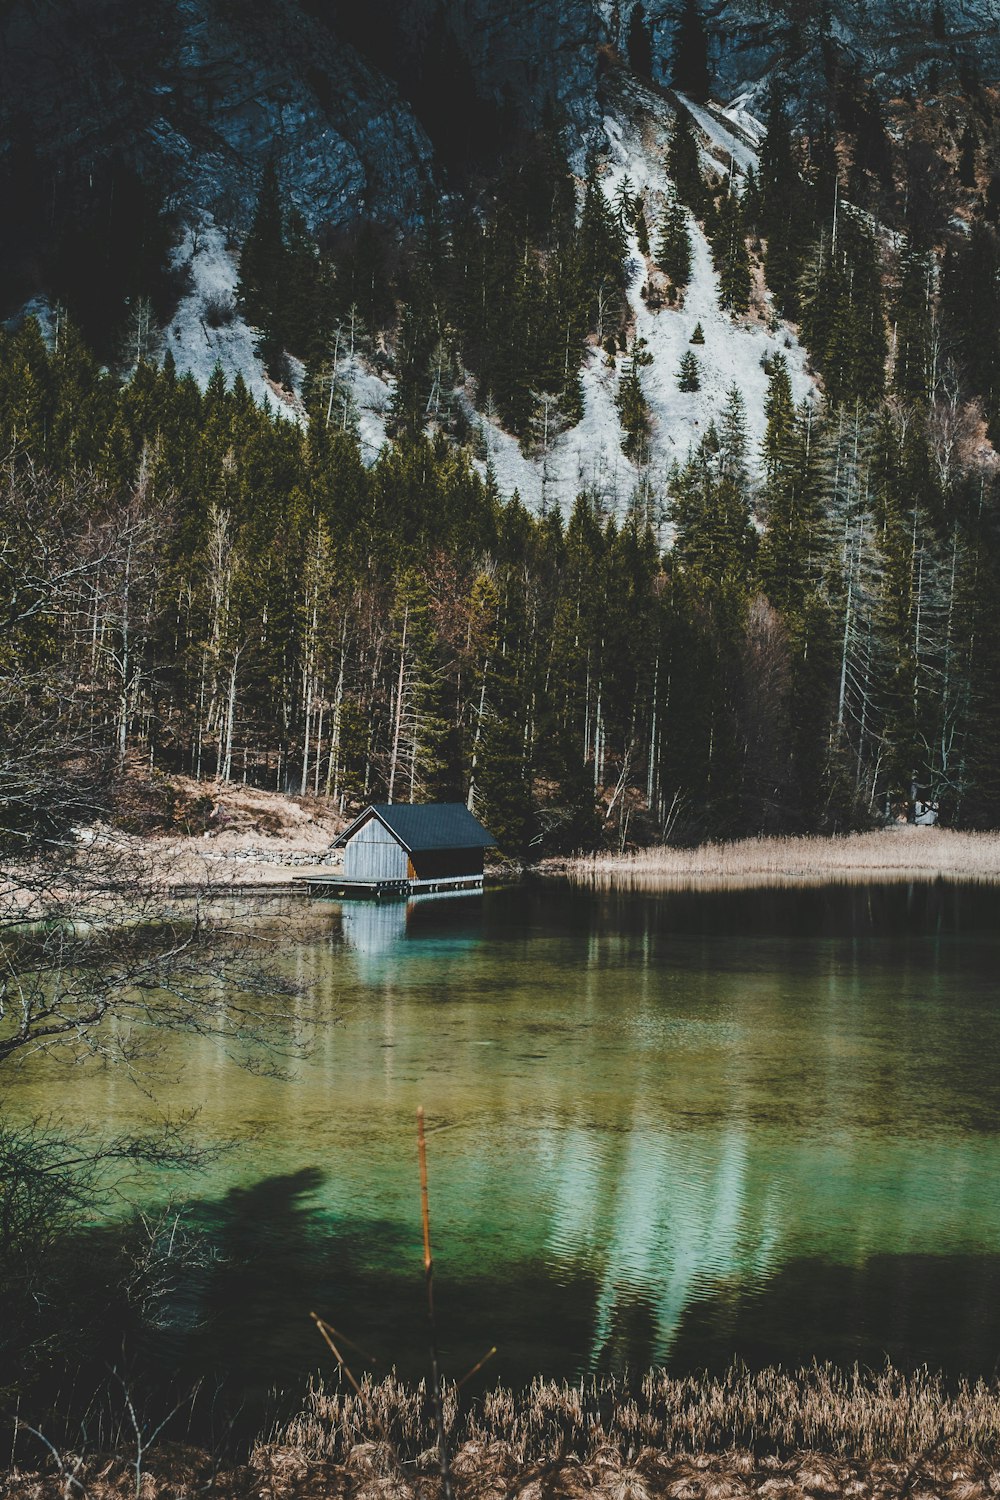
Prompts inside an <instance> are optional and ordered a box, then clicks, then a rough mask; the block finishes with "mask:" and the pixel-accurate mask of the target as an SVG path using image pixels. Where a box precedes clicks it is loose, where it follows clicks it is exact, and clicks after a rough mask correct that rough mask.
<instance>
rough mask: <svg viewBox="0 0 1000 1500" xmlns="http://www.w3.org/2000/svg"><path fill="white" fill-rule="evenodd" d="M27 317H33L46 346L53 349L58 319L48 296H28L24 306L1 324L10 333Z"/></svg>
mask: <svg viewBox="0 0 1000 1500" xmlns="http://www.w3.org/2000/svg"><path fill="white" fill-rule="evenodd" d="M27 318H34V320H35V322H36V323H37V324H38V331H39V333H40V334H41V335H42V338H43V339H44V340H45V343H46V346H47V347H48V348H49V349H53V348H54V347H55V342H56V329H57V327H58V323H59V319H58V316H57V314H56V311H55V309H54V308H53V306H52V303H51V302H50V301H49V299H48V297H46V296H44V295H43V294H41V293H40V294H39V295H38V296H37V297H29V299H28V301H27V302H26V303H25V304H24V306H23V307H22V308H20V310H19V311H18V312H16V313H15V314H14V316H13V317H12V318H8V319H7V321H6V322H5V323H4V324H3V325H2V326H3V327H4V328H6V329H7V331H8V332H9V333H12V332H13V331H14V330H15V329H17V328H20V326H21V324H22V323H23V322H24V321H25V320H26V319H27Z"/></svg>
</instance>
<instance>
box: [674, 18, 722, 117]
mask: <svg viewBox="0 0 1000 1500" xmlns="http://www.w3.org/2000/svg"><path fill="white" fill-rule="evenodd" d="M670 81H671V83H672V84H673V86H674V88H676V89H680V90H681V91H682V93H685V94H688V95H689V96H690V97H691V98H692V99H693V100H694V101H695V103H696V104H703V103H704V102H705V100H706V99H707V98H708V95H709V90H710V89H711V86H712V77H711V73H710V72H709V67H708V38H707V36H706V34H705V24H704V22H703V21H702V18H701V12H700V11H699V9H698V4H697V0H682V3H681V9H680V14H679V16H678V18H677V26H676V29H675V31H674V53H673V65H672V69H671V76H670Z"/></svg>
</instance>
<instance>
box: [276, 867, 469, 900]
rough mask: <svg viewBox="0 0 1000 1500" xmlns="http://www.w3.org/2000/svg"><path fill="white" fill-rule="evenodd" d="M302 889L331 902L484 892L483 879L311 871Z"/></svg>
mask: <svg viewBox="0 0 1000 1500" xmlns="http://www.w3.org/2000/svg"><path fill="white" fill-rule="evenodd" d="M295 879H296V880H297V881H298V882H299V884H300V886H302V885H304V886H306V887H307V888H308V891H309V894H310V896H325V897H327V898H328V899H329V900H331V901H406V900H408V899H409V897H410V896H420V895H426V894H430V893H432V892H435V893H445V892H448V891H455V892H459V891H481V890H482V888H483V877H482V876H481V875H445V876H440V877H439V878H438V879H436V880H350V879H345V878H344V876H343V875H340V874H338V873H337V871H336V870H331V871H330V873H329V875H327V874H325V873H320V872H318V871H316V870H310V871H309V873H308V874H304V875H297V876H295Z"/></svg>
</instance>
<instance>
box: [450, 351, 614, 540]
mask: <svg viewBox="0 0 1000 1500" xmlns="http://www.w3.org/2000/svg"><path fill="white" fill-rule="evenodd" d="M580 380H581V383H582V386H583V400H584V414H583V418H582V420H581V421H580V422H579V423H578V424H577V425H576V426H575V427H572V428H570V429H569V430H568V431H567V432H564V433H562V434H561V435H560V436H559V437H558V438H556V439H555V440H554V441H553V442H552V443H551V444H550V448H549V453H548V455H547V456H545V455H542V456H540V457H537V458H534V457H528V456H526V455H525V453H524V452H523V451H522V449H521V445H520V443H519V442H518V440H517V438H515V437H512V436H511V434H510V433H508V432H504V431H503V429H502V428H501V427H498V426H497V424H496V423H495V422H491V421H489V420H488V418H486V417H484V416H482V415H478V416H477V418H476V420H477V421H478V423H479V431H480V436H481V440H482V443H483V447H484V449H485V452H486V460H485V462H483V463H482V464H481V465H480V467H481V470H482V471H483V472H485V470H486V466H487V464H488V465H489V466H490V468H492V471H493V475H494V477H495V479H496V482H497V487H498V489H499V491H500V494H501V495H502V496H503V498H504V499H505V500H509V499H510V497H511V496H512V495H513V494H514V492H515V490H516V491H517V493H518V495H519V496H520V498H521V500H522V501H523V502H524V504H525V505H526V506H527V507H528V509H529V510H533V511H536V512H540V511H542V510H560V511H562V513H563V514H564V515H568V514H569V512H570V511H571V510H572V508H573V503H574V501H575V500H576V498H577V496H578V495H580V494H582V493H583V492H584V491H586V492H587V493H588V494H590V495H592V496H593V497H594V498H595V499H596V500H598V501H599V502H600V504H601V505H602V506H603V507H604V509H605V510H607V511H608V512H610V513H611V514H614V515H621V514H622V513H624V511H625V510H627V508H628V505H629V503H630V501H631V499H632V497H633V495H634V493H635V489H636V485H637V484H638V480H639V474H638V470H637V469H636V467H635V465H634V464H632V463H630V462H629V460H628V459H627V458H626V457H625V455H624V453H623V452H622V447H621V444H622V428H621V423H620V421H619V420H618V409H617V407H616V406H615V396H616V395H617V391H618V374H617V366H612V364H611V363H610V361H609V360H608V359H607V357H606V356H605V354H604V351H603V350H602V349H595V348H591V349H588V350H587V353H586V356H585V359H584V364H583V368H582V370H581V372H580Z"/></svg>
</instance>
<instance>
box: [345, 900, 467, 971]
mask: <svg viewBox="0 0 1000 1500" xmlns="http://www.w3.org/2000/svg"><path fill="white" fill-rule="evenodd" d="M482 912H483V900H482V896H481V894H480V893H479V892H478V891H473V892H462V893H454V892H450V891H449V892H445V893H442V894H440V895H436V894H428V895H422V896H411V897H410V899H409V900H408V901H345V902H344V904H343V907H342V908H341V932H342V935H343V940H344V947H345V948H347V949H348V950H349V951H350V952H351V954H352V955H353V956H354V958H355V961H356V963H357V966H358V968H359V969H361V970H362V971H363V973H362V977H363V978H367V979H372V978H377V977H379V974H378V972H377V971H378V970H380V969H381V967H382V961H383V960H391V961H392V962H391V963H388V964H387V965H386V972H387V973H388V972H394V969H393V965H394V963H395V961H396V960H397V959H399V958H402V957H403V956H404V954H403V945H404V944H405V945H406V949H407V951H406V954H405V957H406V961H407V964H409V963H410V962H419V961H422V960H424V959H428V958H432V957H433V959H434V961H435V962H440V961H445V962H446V961H447V959H448V957H449V956H452V955H457V954H459V953H466V952H468V950H469V949H470V948H473V947H475V946H476V944H477V943H478V942H479V941H480V938H481V936H482Z"/></svg>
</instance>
